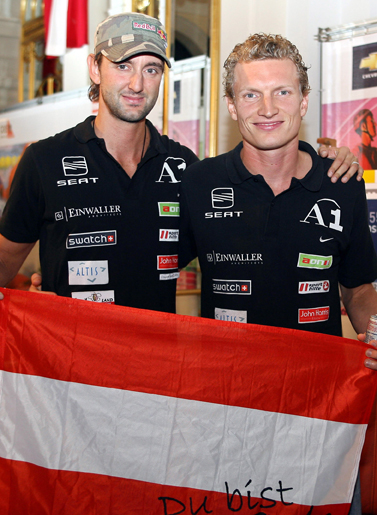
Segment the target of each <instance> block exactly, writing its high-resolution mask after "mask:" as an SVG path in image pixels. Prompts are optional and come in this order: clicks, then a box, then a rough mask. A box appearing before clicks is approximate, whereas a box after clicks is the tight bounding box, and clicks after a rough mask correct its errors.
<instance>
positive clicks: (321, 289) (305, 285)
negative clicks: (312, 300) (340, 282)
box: [298, 280, 330, 294]
mask: <svg viewBox="0 0 377 515" xmlns="http://www.w3.org/2000/svg"><path fill="white" fill-rule="evenodd" d="M329 291H330V281H326V280H325V281H310V282H302V283H298V292H299V293H300V294H305V293H327V292H329Z"/></svg>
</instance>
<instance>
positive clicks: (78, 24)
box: [44, 0, 88, 57]
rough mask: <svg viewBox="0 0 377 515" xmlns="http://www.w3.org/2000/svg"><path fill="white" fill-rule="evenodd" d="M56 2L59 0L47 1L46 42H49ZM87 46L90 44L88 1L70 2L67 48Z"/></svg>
mask: <svg viewBox="0 0 377 515" xmlns="http://www.w3.org/2000/svg"><path fill="white" fill-rule="evenodd" d="M54 1H58V0H45V7H44V23H45V42H47V41H48V36H49V30H50V15H51V9H52V4H53V2H54ZM86 44H88V1H87V0H69V2H68V12H67V48H80V47H82V46H83V45H86ZM47 57H54V56H47Z"/></svg>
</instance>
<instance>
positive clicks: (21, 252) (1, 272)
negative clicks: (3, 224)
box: [0, 234, 35, 286]
mask: <svg viewBox="0 0 377 515" xmlns="http://www.w3.org/2000/svg"><path fill="white" fill-rule="evenodd" d="M34 245H35V242H34V243H16V242H14V241H10V240H8V239H7V238H5V237H4V236H3V235H1V234H0V286H6V285H7V284H8V283H9V281H11V280H12V279H13V277H15V275H16V274H17V272H18V271H19V269H20V267H21V265H22V263H23V262H24V261H25V259H26V257H27V256H28V254H29V252H30V251H31V249H32V248H33V247H34Z"/></svg>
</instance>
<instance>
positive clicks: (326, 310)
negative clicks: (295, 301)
mask: <svg viewBox="0 0 377 515" xmlns="http://www.w3.org/2000/svg"><path fill="white" fill-rule="evenodd" d="M329 317H330V307H329V306H322V307H319V308H302V309H299V310H298V323H299V324H310V323H313V322H326V321H327V320H328V319H329Z"/></svg>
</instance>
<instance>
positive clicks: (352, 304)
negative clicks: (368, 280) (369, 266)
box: [340, 284, 377, 370]
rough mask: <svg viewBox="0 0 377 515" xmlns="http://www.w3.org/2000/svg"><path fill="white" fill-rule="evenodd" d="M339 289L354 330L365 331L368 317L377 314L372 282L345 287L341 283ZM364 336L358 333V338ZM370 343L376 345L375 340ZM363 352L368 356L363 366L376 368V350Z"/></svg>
mask: <svg viewBox="0 0 377 515" xmlns="http://www.w3.org/2000/svg"><path fill="white" fill-rule="evenodd" d="M340 289H341V292H342V299H343V303H344V306H345V308H346V311H347V314H348V316H349V318H350V320H351V323H352V325H353V327H354V329H355V331H356V332H357V333H365V332H366V330H367V326H368V321H369V318H370V317H371V315H375V314H377V292H376V291H375V289H374V288H373V285H372V284H362V285H361V286H358V287H357V288H345V287H344V286H342V285H341V286H340ZM364 336H365V335H363V334H359V336H358V338H359V340H360V341H363V340H364ZM370 343H371V344H372V345H374V346H377V341H373V342H370ZM365 354H366V356H367V358H368V359H366V360H365V366H366V367H367V368H371V369H372V370H377V350H374V349H372V348H371V349H368V350H367V351H366V353H365Z"/></svg>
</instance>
